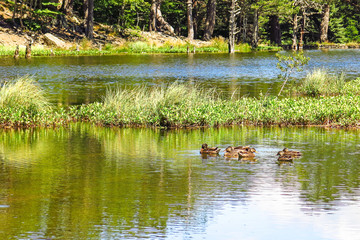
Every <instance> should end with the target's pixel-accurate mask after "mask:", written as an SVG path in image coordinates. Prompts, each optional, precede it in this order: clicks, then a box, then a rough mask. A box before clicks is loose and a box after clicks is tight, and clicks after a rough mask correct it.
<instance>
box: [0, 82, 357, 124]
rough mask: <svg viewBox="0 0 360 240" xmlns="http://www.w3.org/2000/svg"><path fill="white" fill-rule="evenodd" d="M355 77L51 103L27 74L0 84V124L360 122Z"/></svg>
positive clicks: (118, 93) (111, 94)
mask: <svg viewBox="0 0 360 240" xmlns="http://www.w3.org/2000/svg"><path fill="white" fill-rule="evenodd" d="M359 90H360V79H357V80H354V81H349V82H346V83H345V85H344V87H343V88H342V90H341V92H340V93H339V95H336V96H320V97H316V98H314V97H293V98H282V99H279V98H277V97H267V96H260V97H259V98H250V97H249V98H245V97H244V98H240V99H228V98H225V97H222V96H221V95H219V94H218V92H217V91H216V89H205V88H202V87H200V86H199V85H194V84H180V83H173V84H169V85H166V86H161V87H148V86H139V87H136V88H133V89H122V88H120V87H117V88H115V89H108V90H107V92H106V95H105V96H104V99H103V101H102V102H97V103H92V104H87V105H81V106H71V107H66V108H56V109H55V108H53V107H52V106H51V105H50V104H49V102H48V101H47V100H46V97H45V94H44V92H43V91H42V90H41V88H40V87H39V86H38V85H37V84H36V82H35V81H34V80H33V79H32V78H31V77H23V78H20V79H17V80H16V81H13V82H10V83H6V84H5V85H3V86H2V87H1V89H0V127H3V126H10V127H11V126H15V127H23V126H25V127H28V126H48V125H51V126H52V125H61V124H66V123H68V122H69V121H70V120H74V121H89V122H93V123H97V124H101V125H111V126H129V127H132V126H151V127H186V126H220V125H222V126H224V125H235V124H243V125H331V126H342V127H347V126H355V127H360V107H358V106H360V91H359Z"/></svg>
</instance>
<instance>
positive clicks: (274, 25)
mask: <svg viewBox="0 0 360 240" xmlns="http://www.w3.org/2000/svg"><path fill="white" fill-rule="evenodd" d="M269 22H270V42H271V43H273V44H277V45H281V31H280V23H279V17H278V16H277V15H271V16H270V20H269Z"/></svg>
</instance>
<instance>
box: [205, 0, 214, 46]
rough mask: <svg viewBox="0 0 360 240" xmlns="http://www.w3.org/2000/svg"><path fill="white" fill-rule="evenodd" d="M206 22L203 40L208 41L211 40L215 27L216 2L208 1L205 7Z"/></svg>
mask: <svg viewBox="0 0 360 240" xmlns="http://www.w3.org/2000/svg"><path fill="white" fill-rule="evenodd" d="M206 9H207V11H206V20H205V29H204V40H205V41H209V40H210V39H211V38H212V35H213V33H214V27H215V17H216V0H208V3H207V7H206Z"/></svg>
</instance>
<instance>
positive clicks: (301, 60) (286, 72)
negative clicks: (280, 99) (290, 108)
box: [275, 51, 310, 96]
mask: <svg viewBox="0 0 360 240" xmlns="http://www.w3.org/2000/svg"><path fill="white" fill-rule="evenodd" d="M275 56H276V58H277V59H278V63H277V68H279V69H280V70H281V71H282V72H283V75H281V77H282V78H283V79H284V83H283V84H282V86H281V89H280V91H279V94H278V96H280V94H281V92H282V91H283V89H284V86H285V84H286V83H287V81H288V80H289V79H290V76H291V74H292V73H293V72H294V71H295V70H296V71H298V72H299V71H301V70H302V67H303V66H304V65H306V64H307V63H308V62H309V60H310V58H309V57H305V56H304V52H303V51H300V52H293V53H292V55H290V56H287V55H281V54H279V53H277V54H276V55H275Z"/></svg>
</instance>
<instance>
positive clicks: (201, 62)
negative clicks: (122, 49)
mask: <svg viewBox="0 0 360 240" xmlns="http://www.w3.org/2000/svg"><path fill="white" fill-rule="evenodd" d="M274 54H275V53H271V52H256V53H241V54H240V53H237V54H232V55H229V54H189V55H187V54H135V55H118V56H91V57H89V56H82V57H34V58H32V59H31V60H29V61H28V60H25V59H19V60H14V59H13V58H1V59H0V74H1V76H2V80H8V79H11V78H14V77H16V76H23V75H26V74H30V75H33V76H35V78H36V79H38V80H39V82H40V84H41V85H42V86H43V87H44V89H45V90H46V91H47V92H48V93H49V98H50V99H51V101H52V102H54V103H57V104H64V105H68V104H81V103H89V102H93V101H97V100H100V99H101V96H103V95H104V93H105V91H106V88H107V87H114V86H115V85H120V86H123V87H134V86H136V85H139V84H147V85H161V84H167V83H169V82H174V81H180V82H196V83H200V84H202V85H204V86H206V87H214V86H215V87H218V88H219V89H220V90H221V91H223V92H224V93H225V94H228V95H229V96H234V97H241V96H245V95H250V96H257V95H258V94H259V93H260V92H262V93H263V94H277V93H278V92H279V89H280V85H281V83H282V81H281V80H280V79H279V78H278V75H279V73H280V71H279V70H278V69H277V68H276V62H277V60H276V58H275V56H274ZM306 55H307V56H309V57H310V58H311V60H310V63H309V65H308V67H307V70H311V69H313V68H315V67H317V68H318V67H320V68H321V67H323V68H326V69H328V70H329V72H331V73H340V72H342V71H344V72H345V73H346V74H348V77H349V78H355V77H359V76H360V72H359V69H360V66H359V64H360V54H359V50H357V49H352V50H329V51H321V50H311V51H306ZM305 73H306V71H305V72H303V73H295V75H294V77H295V79H298V78H300V77H303V76H304V75H305Z"/></svg>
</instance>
